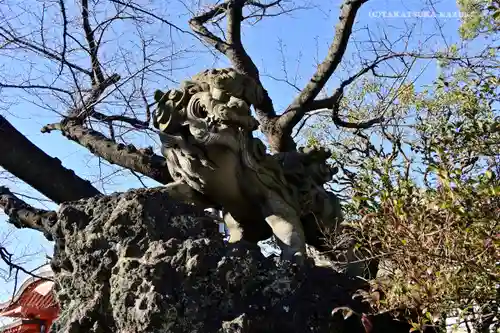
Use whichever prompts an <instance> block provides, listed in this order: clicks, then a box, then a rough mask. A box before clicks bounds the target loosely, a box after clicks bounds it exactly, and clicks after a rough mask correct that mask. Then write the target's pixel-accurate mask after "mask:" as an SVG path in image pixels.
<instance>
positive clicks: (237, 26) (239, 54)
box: [189, 0, 280, 123]
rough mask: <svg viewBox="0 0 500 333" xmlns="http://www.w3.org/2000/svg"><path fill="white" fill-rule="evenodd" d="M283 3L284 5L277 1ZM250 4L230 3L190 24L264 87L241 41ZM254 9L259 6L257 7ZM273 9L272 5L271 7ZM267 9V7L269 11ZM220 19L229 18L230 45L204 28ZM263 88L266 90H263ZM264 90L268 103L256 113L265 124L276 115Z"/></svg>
mask: <svg viewBox="0 0 500 333" xmlns="http://www.w3.org/2000/svg"><path fill="white" fill-rule="evenodd" d="M275 2H276V3H279V2H280V1H275ZM246 3H247V1H246V0H228V1H225V2H223V3H221V4H218V5H216V6H214V7H212V8H211V9H210V10H208V11H206V12H204V13H203V14H201V15H198V16H196V17H193V18H192V19H191V20H189V25H190V27H191V29H193V31H194V32H195V33H197V34H198V35H199V36H200V37H201V38H202V39H203V40H204V41H205V42H207V43H208V44H210V45H212V46H213V47H214V48H215V49H216V50H218V51H219V52H221V53H222V54H224V55H225V56H226V57H227V58H228V59H229V60H230V61H231V64H232V65H233V67H234V69H236V70H237V71H239V72H241V73H243V74H246V75H249V76H250V77H252V78H253V79H254V80H255V81H257V82H258V83H259V84H260V85H261V86H262V83H261V82H260V77H259V70H258V69H257V66H256V65H255V63H254V62H253V60H252V58H251V57H250V56H249V55H248V53H247V52H246V50H245V48H244V46H243V43H242V41H241V22H242V21H243V19H244V17H243V7H244V6H245V4H246ZM253 5H255V4H254V3H253ZM268 6H272V5H268ZM265 8H267V7H265ZM220 15H226V16H227V41H224V40H222V39H221V38H220V37H218V36H216V35H215V34H214V33H212V32H210V30H208V29H207V28H206V27H205V25H204V24H206V23H207V22H208V21H210V20H213V19H215V18H216V17H218V16H220ZM262 87H263V86H262ZM263 90H264V99H263V101H262V103H261V104H260V105H255V111H256V114H257V116H258V117H259V121H261V123H263V122H265V121H267V119H268V118H269V117H273V116H275V115H276V113H275V110H274V106H273V103H272V100H271V98H270V97H269V95H268V93H267V91H266V90H265V89H264V88H263Z"/></svg>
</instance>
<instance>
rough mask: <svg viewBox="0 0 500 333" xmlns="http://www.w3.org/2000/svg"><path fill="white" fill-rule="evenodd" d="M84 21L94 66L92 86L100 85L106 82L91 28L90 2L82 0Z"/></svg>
mask: <svg viewBox="0 0 500 333" xmlns="http://www.w3.org/2000/svg"><path fill="white" fill-rule="evenodd" d="M82 20H83V30H84V31H85V39H86V40H87V43H88V45H89V54H90V61H91V64H92V73H93V74H94V75H93V77H92V86H96V85H100V84H101V83H102V82H104V74H103V73H102V70H101V64H100V63H99V59H98V56H97V52H98V51H99V45H98V44H97V43H96V41H95V38H94V31H93V30H92V27H91V26H90V22H89V2H88V0H82Z"/></svg>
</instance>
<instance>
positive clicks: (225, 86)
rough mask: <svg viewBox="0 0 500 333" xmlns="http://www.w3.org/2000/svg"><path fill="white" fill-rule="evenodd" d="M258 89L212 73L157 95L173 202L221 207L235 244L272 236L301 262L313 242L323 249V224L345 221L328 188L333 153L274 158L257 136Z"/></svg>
mask: <svg viewBox="0 0 500 333" xmlns="http://www.w3.org/2000/svg"><path fill="white" fill-rule="evenodd" d="M262 96H263V91H262V88H261V87H260V85H258V84H256V83H255V81H253V80H252V79H251V78H250V77H247V76H244V75H242V74H239V73H237V72H236V71H234V70H232V69H212V70H207V71H204V72H202V73H200V74H198V75H196V76H194V77H193V78H192V79H191V80H190V81H186V82H183V84H182V86H181V88H180V89H179V90H170V91H167V92H166V93H163V92H161V91H157V92H156V93H155V100H156V102H157V109H156V111H155V127H157V128H158V129H160V131H161V134H160V138H161V141H162V154H163V155H164V156H165V157H166V159H167V164H168V168H169V171H170V173H171V175H172V178H173V179H174V181H175V182H174V183H173V184H169V185H168V186H169V187H170V189H171V193H172V194H173V195H174V196H178V197H179V198H181V199H184V200H186V199H187V200H190V201H192V202H194V203H197V204H199V205H204V206H205V207H223V208H224V211H226V212H228V213H227V214H226V215H225V217H224V220H225V223H226V224H227V226H228V228H229V232H230V240H229V241H230V242H236V241H238V240H240V239H245V240H248V241H251V242H257V241H259V240H262V239H265V238H268V237H269V236H271V234H274V235H275V236H276V238H277V240H278V242H279V245H280V247H281V249H282V256H283V257H284V258H285V259H288V260H294V261H298V262H299V263H300V262H302V260H303V257H304V255H305V244H306V241H307V243H309V244H311V245H314V246H317V247H321V244H322V243H321V241H320V236H321V231H320V229H322V227H323V226H325V227H328V228H329V229H332V227H333V229H336V226H337V224H338V223H339V222H340V219H341V213H340V204H339V202H338V199H337V198H336V197H335V196H334V195H333V194H332V193H328V192H326V191H325V190H324V189H323V186H322V185H323V184H324V183H325V182H327V181H329V180H330V179H331V177H332V170H331V169H330V168H329V167H328V166H327V165H326V159H327V158H328V157H329V152H327V151H325V150H322V149H308V150H301V151H299V152H293V153H282V154H277V155H269V154H267V153H266V147H265V145H264V144H263V143H262V141H260V140H259V139H257V138H254V137H253V136H252V132H253V131H254V130H256V129H257V128H258V122H257V120H256V119H255V118H253V117H252V115H251V111H250V106H251V105H252V104H257V103H258V102H259V100H260V99H261V98H262Z"/></svg>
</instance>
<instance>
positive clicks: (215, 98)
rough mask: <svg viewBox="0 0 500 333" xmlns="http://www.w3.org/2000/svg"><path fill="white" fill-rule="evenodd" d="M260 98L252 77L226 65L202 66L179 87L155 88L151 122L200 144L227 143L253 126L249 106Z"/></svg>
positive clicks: (162, 130) (169, 132)
mask: <svg viewBox="0 0 500 333" xmlns="http://www.w3.org/2000/svg"><path fill="white" fill-rule="evenodd" d="M262 98H263V90H262V88H261V86H260V85H259V84H257V83H256V82H255V81H254V80H253V79H252V78H250V77H248V76H246V75H243V74H240V73H238V72H236V71H235V70H233V69H230V68H225V69H210V70H206V71H204V72H201V73H199V74H197V75H195V76H194V77H193V78H192V79H191V80H189V81H185V82H183V83H182V85H181V87H180V88H179V89H172V90H169V91H167V92H166V93H164V92H162V91H160V90H157V91H156V92H155V101H156V103H157V108H156V110H155V114H154V126H155V127H156V128H158V129H159V130H160V131H161V132H163V133H164V134H167V135H182V136H191V137H192V138H193V139H194V141H195V142H197V143H200V144H205V145H209V144H223V145H229V146H231V145H232V144H233V143H234V138H235V137H236V136H238V135H240V134H242V133H249V132H252V131H254V130H256V129H257V127H258V122H257V120H256V119H255V118H254V117H252V115H251V110H250V106H251V105H255V104H259V103H260V102H261V100H262ZM231 138H232V139H231ZM228 140H229V141H228Z"/></svg>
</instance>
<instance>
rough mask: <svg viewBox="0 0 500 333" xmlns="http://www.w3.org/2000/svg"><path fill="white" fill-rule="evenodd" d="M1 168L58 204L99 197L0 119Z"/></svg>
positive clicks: (55, 160) (74, 175)
mask: <svg viewBox="0 0 500 333" xmlns="http://www.w3.org/2000/svg"><path fill="white" fill-rule="evenodd" d="M0 152H1V153H0V166H2V167H3V168H4V169H5V170H7V171H8V172H10V173H12V174H13V175H14V176H16V177H17V178H19V179H21V180H23V181H24V182H26V183H27V184H29V185H30V186H32V187H33V188H34V189H36V190H37V191H39V192H40V193H42V194H43V195H45V196H46V197H47V198H49V199H51V200H53V201H54V202H56V203H58V204H60V203H63V202H66V201H74V200H79V199H82V198H89V197H92V196H95V195H99V194H101V193H100V192H99V191H98V190H97V189H96V188H95V187H94V186H92V184H91V183H90V182H89V181H87V180H85V179H82V178H80V177H79V176H78V175H76V174H75V172H74V171H73V170H70V169H67V168H65V167H64V166H62V164H61V161H60V160H59V159H58V158H54V157H51V156H49V155H48V154H46V153H45V152H44V151H43V150H41V149H40V148H38V147H37V146H36V145H34V144H33V143H32V142H31V141H30V140H28V139H27V138H26V137H25V136H24V135H23V134H22V133H21V132H19V131H18V130H17V129H16V128H15V127H14V126H12V124H11V123H9V122H8V121H7V119H5V118H4V117H3V116H0Z"/></svg>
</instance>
